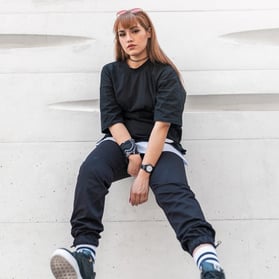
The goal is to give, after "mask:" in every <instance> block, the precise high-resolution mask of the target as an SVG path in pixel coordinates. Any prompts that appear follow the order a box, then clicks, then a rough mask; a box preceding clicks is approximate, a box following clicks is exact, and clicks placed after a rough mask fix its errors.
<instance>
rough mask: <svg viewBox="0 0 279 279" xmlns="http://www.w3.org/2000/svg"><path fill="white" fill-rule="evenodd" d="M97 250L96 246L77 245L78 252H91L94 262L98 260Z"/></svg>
mask: <svg viewBox="0 0 279 279" xmlns="http://www.w3.org/2000/svg"><path fill="white" fill-rule="evenodd" d="M96 249H97V247H96V246H94V245H90V244H81V245H77V246H76V251H77V252H78V253H79V252H83V251H88V252H90V254H91V256H92V258H93V260H94V261H95V258H96Z"/></svg>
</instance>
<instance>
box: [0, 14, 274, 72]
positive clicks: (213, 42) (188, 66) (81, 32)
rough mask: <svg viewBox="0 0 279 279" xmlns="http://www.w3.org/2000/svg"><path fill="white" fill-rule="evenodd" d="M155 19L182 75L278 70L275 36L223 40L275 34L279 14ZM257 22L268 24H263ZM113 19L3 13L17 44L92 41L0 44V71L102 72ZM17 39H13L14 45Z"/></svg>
mask: <svg viewBox="0 0 279 279" xmlns="http://www.w3.org/2000/svg"><path fill="white" fill-rule="evenodd" d="M151 17H152V18H153V21H154V23H155V26H156V27H157V32H158V37H159V41H160V42H161V46H162V48H163V49H164V50H165V51H166V53H168V54H169V56H170V57H171V58H172V59H173V60H174V62H175V63H176V64H177V66H178V67H179V68H180V69H181V70H188V71H189V70H191V71H193V70H219V71H220V70H222V71H223V70H251V69H254V70H267V69H270V70H271V69H273V70H275V69H278V66H279V57H278V55H277V52H278V47H279V46H278V44H277V42H276V39H275V38H276V36H271V35H268V34H269V33H268V34H267V36H268V38H269V39H270V41H271V43H268V42H267V43H265V42H263V41H262V40H261V36H260V37H258V39H257V40H258V41H257V40H256V42H255V41H254V40H252V42H251V43H249V42H248V43H247V42H243V41H241V40H240V41H236V42H234V41H231V39H230V38H227V37H226V36H225V35H227V34H231V33H235V32H246V31H248V32H250V31H253V32H256V34H257V32H260V33H262V30H263V29H266V31H267V32H269V30H270V29H274V30H275V32H277V30H278V26H279V17H278V11H277V10H274V11H266V10H264V11H250V12H249V11H247V12H236V11H235V12H227V13H218V12H207V13H203V12H199V13H185V12H176V13H175V16H173V17H172V20H171V24H170V22H169V20H168V18H169V13H167V12H160V13H157V12H154V13H151ZM258 18H263V19H264V20H261V21H259V20H258ZM113 20H114V16H113V15H112V14H111V13H97V14H94V15H93V14H91V13H88V14H67V13H62V14H60V13H58V14H50V15H49V14H40V15H37V14H12V15H5V14H2V15H0V21H1V22H3V23H2V24H1V26H0V33H4V35H5V36H6V35H7V34H9V35H10V36H12V35H13V34H14V35H15V36H16V39H18V36H19V35H21V36H22V37H23V38H24V36H23V35H28V36H32V35H40V36H42V37H44V35H51V36H63V37H65V36H71V38H72V37H85V38H89V39H88V40H87V39H82V40H81V41H80V42H76V43H71V44H69V42H68V41H67V43H65V44H64V45H62V46H61V45H60V46H53V45H52V46H49V45H48V44H45V47H37V48H34V47H33V45H32V44H31V48H30V45H29V46H28V45H26V47H25V48H21V49H18V48H16V49H6V43H5V47H3V46H2V49H1V45H0V59H1V61H2V63H1V65H0V72H2V73H7V72H80V71H82V72H88V71H99V70H100V68H101V67H102V65H103V64H104V63H107V62H109V61H111V60H112V57H113V34H112V24H113ZM34 22H36V25H34ZM77 22H78V24H77ZM181 22H183V24H181ZM100 25H101V26H102V32H100V28H99V26H100ZM174 30H175V32H174ZM257 30H258V31H257ZM177 34H179V36H177ZM4 35H3V36H4ZM0 36H1V35H0ZM10 38H12V37H10ZM95 39H96V41H94V40H95ZM14 40H15V38H13V40H12V41H14ZM274 40H275V41H274ZM273 41H274V42H273ZM170 42H171V43H170ZM10 43H12V42H10ZM26 43H28V41H27V42H26ZM205 46H206V47H205ZM28 47H29V48H28ZM263 53H264V55H263Z"/></svg>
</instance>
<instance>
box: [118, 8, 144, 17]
mask: <svg viewBox="0 0 279 279" xmlns="http://www.w3.org/2000/svg"><path fill="white" fill-rule="evenodd" d="M138 12H142V9H140V8H134V9H131V10H121V11H118V12H117V13H116V16H121V15H124V14H127V13H132V14H136V13H138Z"/></svg>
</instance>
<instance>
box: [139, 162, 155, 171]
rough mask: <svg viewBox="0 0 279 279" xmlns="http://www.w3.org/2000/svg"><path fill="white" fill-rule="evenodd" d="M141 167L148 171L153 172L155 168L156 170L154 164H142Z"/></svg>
mask: <svg viewBox="0 0 279 279" xmlns="http://www.w3.org/2000/svg"><path fill="white" fill-rule="evenodd" d="M140 168H141V169H143V170H144V171H146V172H148V173H152V172H153V170H154V166H152V165H151V164H147V165H141V167H140Z"/></svg>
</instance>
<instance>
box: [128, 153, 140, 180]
mask: <svg viewBox="0 0 279 279" xmlns="http://www.w3.org/2000/svg"><path fill="white" fill-rule="evenodd" d="M141 162H142V159H141V156H140V155H139V154H133V155H130V156H129V163H128V169H127V172H128V174H130V175H131V176H137V175H138V173H139V170H140V166H141Z"/></svg>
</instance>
